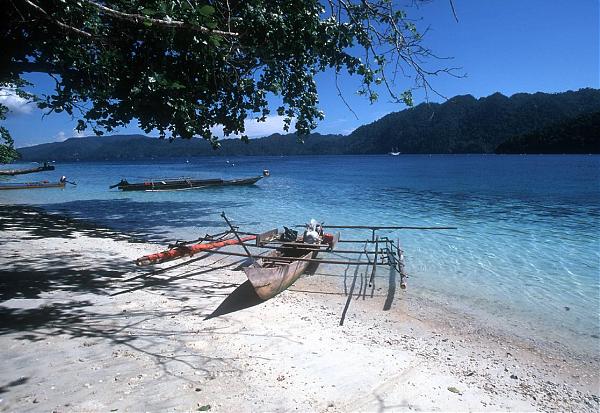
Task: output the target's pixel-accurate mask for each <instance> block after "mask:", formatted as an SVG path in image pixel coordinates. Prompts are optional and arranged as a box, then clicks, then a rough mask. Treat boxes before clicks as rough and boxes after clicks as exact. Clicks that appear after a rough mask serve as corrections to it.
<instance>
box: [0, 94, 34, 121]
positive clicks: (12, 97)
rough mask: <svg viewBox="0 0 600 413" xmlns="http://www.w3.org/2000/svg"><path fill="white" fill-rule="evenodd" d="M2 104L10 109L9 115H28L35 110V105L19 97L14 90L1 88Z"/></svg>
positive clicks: (0, 97) (0, 101)
mask: <svg viewBox="0 0 600 413" xmlns="http://www.w3.org/2000/svg"><path fill="white" fill-rule="evenodd" d="M0 103H1V104H3V105H4V106H6V107H7V108H8V114H9V115H11V114H13V115H26V114H28V113H31V111H32V110H33V108H34V105H33V103H32V102H30V101H28V100H27V99H24V98H22V97H21V96H18V95H17V94H16V93H15V89H14V88H0Z"/></svg>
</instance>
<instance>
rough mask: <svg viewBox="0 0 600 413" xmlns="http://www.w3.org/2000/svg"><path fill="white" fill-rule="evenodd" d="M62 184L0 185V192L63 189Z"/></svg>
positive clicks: (63, 184)
mask: <svg viewBox="0 0 600 413" xmlns="http://www.w3.org/2000/svg"><path fill="white" fill-rule="evenodd" d="M64 187H65V183H64V182H62V183H61V182H29V183H23V184H21V183H19V184H16V183H15V184H4V185H0V191H5V190H9V189H38V188H64Z"/></svg>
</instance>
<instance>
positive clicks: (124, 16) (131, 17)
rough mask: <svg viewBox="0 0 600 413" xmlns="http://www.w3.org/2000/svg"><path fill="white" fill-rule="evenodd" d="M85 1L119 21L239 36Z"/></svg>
mask: <svg viewBox="0 0 600 413" xmlns="http://www.w3.org/2000/svg"><path fill="white" fill-rule="evenodd" d="M84 1H85V3H86V4H89V5H91V6H93V7H95V8H97V9H98V10H100V11H101V12H102V13H105V14H108V15H110V16H112V17H115V18H117V19H120V20H126V21H130V22H133V23H138V24H139V23H144V22H149V23H152V24H153V25H156V26H161V27H170V28H176V29H188V30H192V31H196V32H201V33H213V34H220V35H223V36H238V33H234V32H226V31H222V30H213V29H209V28H208V27H204V26H200V25H197V24H191V23H186V22H182V21H179V20H162V19H154V18H152V17H148V16H143V15H141V14H132V13H125V12H122V11H118V10H114V9H111V8H108V7H106V6H104V5H102V4H99V3H96V2H93V1H91V0H84Z"/></svg>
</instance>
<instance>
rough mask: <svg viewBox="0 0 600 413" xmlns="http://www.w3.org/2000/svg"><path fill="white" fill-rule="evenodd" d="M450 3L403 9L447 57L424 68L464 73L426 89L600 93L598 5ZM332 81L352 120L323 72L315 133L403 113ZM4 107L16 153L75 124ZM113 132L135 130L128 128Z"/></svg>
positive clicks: (274, 123) (551, 0) (570, 1)
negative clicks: (320, 116)
mask: <svg viewBox="0 0 600 413" xmlns="http://www.w3.org/2000/svg"><path fill="white" fill-rule="evenodd" d="M454 4H455V8H456V12H457V15H458V20H459V21H458V22H456V20H455V19H454V16H453V14H452V10H451V8H450V3H449V1H448V0H434V1H432V2H430V3H427V4H424V5H422V6H420V7H419V8H413V7H411V8H409V9H407V12H408V13H409V17H415V18H421V19H422V20H420V22H419V23H418V27H419V28H420V29H424V28H425V27H429V31H428V33H427V36H426V37H425V40H424V44H425V45H426V46H427V47H429V48H430V49H432V50H433V51H434V52H435V53H436V55H438V56H444V57H452V60H449V61H448V60H444V61H429V67H430V68H435V67H443V66H452V67H454V66H457V67H461V68H462V73H464V74H466V77H464V78H454V77H451V76H447V75H441V76H439V77H434V78H431V79H430V82H431V84H432V86H433V87H434V88H435V89H436V90H437V91H438V92H439V93H440V94H442V95H443V96H445V97H448V98H450V97H452V96H455V95H462V94H471V95H474V96H475V97H482V96H488V95H490V94H492V93H494V92H501V93H503V94H505V95H512V94H514V93H519V92H528V93H533V92H538V91H541V92H549V93H552V92H562V91H566V90H577V89H580V88H584V87H593V88H600V80H599V76H600V67H599V65H600V63H599V60H600V56H599V54H600V42H599V37H600V27H599V19H600V7H599V2H598V0H454ZM33 80H34V81H35V82H36V83H37V84H38V86H37V88H36V90H37V91H42V90H47V89H48V88H49V87H51V83H50V82H49V81H48V79H46V78H45V77H44V76H42V75H36V76H35V77H34V78H33ZM338 82H339V84H340V86H341V89H342V92H343V94H344V98H345V100H346V101H347V102H348V103H349V104H350V106H351V107H352V109H353V110H354V112H355V113H356V114H357V115H358V119H357V118H356V117H355V116H354V114H353V113H352V112H351V111H350V110H349V109H348V108H347V107H346V106H345V105H344V103H343V102H342V101H341V99H340V98H339V97H338V96H337V90H336V88H335V87H334V86H333V85H334V75H333V73H331V72H326V73H322V74H319V75H318V77H317V83H318V88H319V96H320V105H319V106H320V108H321V109H322V110H323V111H324V112H325V115H326V119H325V120H324V121H322V122H321V123H320V125H319V127H318V128H317V132H321V133H345V134H347V133H349V132H351V131H352V130H353V129H355V128H356V127H358V126H360V125H363V124H367V123H371V122H373V121H375V120H377V119H379V118H380V117H382V116H384V115H385V114H387V113H390V112H393V111H399V110H402V109H404V108H405V107H404V106H403V105H399V104H393V103H391V102H390V101H389V100H390V99H389V98H388V97H387V96H386V93H385V91H384V90H383V89H382V90H381V91H380V93H379V95H380V99H379V101H378V102H377V103H375V104H373V105H371V104H369V102H368V101H367V100H366V99H365V98H363V97H360V96H358V95H356V90H357V89H358V87H359V83H358V79H355V78H351V77H349V76H348V75H342V76H340V78H339V80H338ZM410 86H411V83H410V81H406V82H405V83H400V82H399V83H398V84H397V87H398V89H399V90H404V89H406V88H409V87H410ZM0 99H3V98H2V97H1V96H0ZM4 99H6V98H4ZM424 100H425V96H424V94H423V93H422V92H415V103H420V102H422V101H424ZM429 100H430V101H436V102H441V101H443V98H441V97H439V96H436V95H435V94H431V93H430V94H429ZM9 103H11V106H12V107H14V108H15V110H14V111H13V112H12V113H11V114H10V115H9V119H8V120H7V121H6V122H5V124H6V126H7V127H8V128H9V130H10V131H11V133H12V135H13V137H14V139H15V144H16V146H17V147H22V146H29V145H33V144H38V143H44V142H55V141H61V140H64V139H66V138H69V137H71V136H74V134H75V133H74V130H73V129H74V127H75V123H76V122H75V121H74V120H72V119H70V117H69V116H67V115H65V114H53V115H49V116H46V117H42V112H40V111H39V110H37V109H34V108H31V107H30V105H20V104H19V103H20V102H18V101H15V100H14V99H13V100H11V102H9ZM281 124H282V122H281V119H278V118H277V117H272V118H270V119H269V120H268V122H267V123H265V124H260V123H255V122H252V123H249V124H248V132H249V135H250V136H251V137H258V136H264V135H268V134H271V133H274V132H279V131H281ZM118 133H142V132H141V131H140V130H139V129H138V128H137V127H136V126H135V125H132V126H130V127H128V128H122V129H121V130H119V132H118ZM90 134H91V132H90Z"/></svg>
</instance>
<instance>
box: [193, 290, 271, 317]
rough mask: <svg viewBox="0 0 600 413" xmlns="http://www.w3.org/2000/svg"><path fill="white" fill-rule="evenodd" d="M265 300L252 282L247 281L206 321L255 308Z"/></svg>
mask: <svg viewBox="0 0 600 413" xmlns="http://www.w3.org/2000/svg"><path fill="white" fill-rule="evenodd" d="M264 302H265V300H263V299H262V298H260V297H259V296H258V295H257V294H256V291H254V287H253V286H252V284H251V283H250V281H248V280H246V281H244V282H243V283H242V284H240V285H239V287H237V288H236V289H235V290H233V292H232V293H231V294H229V295H228V296H227V298H225V300H224V301H223V302H222V303H221V304H220V305H219V306H218V307H217V309H216V310H215V311H213V312H212V313H211V314H209V315H208V316H206V317H205V318H204V319H205V320H209V319H211V318H215V317H219V316H222V315H225V314H229V313H233V312H236V311H240V310H245V309H246V308H250V307H254V306H255V305H258V304H262V303H264Z"/></svg>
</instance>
